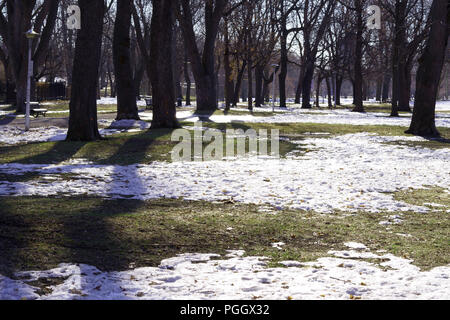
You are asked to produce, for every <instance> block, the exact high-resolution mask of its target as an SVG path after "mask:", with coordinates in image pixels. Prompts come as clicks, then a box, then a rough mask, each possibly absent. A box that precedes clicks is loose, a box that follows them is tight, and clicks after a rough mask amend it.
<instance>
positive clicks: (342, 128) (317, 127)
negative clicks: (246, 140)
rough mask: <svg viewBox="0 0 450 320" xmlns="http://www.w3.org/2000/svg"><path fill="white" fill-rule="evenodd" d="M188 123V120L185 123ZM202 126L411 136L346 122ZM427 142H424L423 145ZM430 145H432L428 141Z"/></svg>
mask: <svg viewBox="0 0 450 320" xmlns="http://www.w3.org/2000/svg"><path fill="white" fill-rule="evenodd" d="M185 124H186V125H189V123H188V122H186V123H185ZM203 126H205V127H210V128H216V129H220V130H226V129H239V128H240V129H244V130H245V129H248V128H252V129H255V130H259V129H267V130H271V129H279V130H280V135H286V136H295V135H299V136H301V135H305V134H308V133H311V132H315V133H330V134H331V135H342V134H350V133H364V132H369V133H375V134H378V135H382V136H411V135H408V134H406V133H405V131H406V130H407V128H406V127H400V126H389V125H364V126H354V125H347V124H328V123H242V122H233V123H214V122H203ZM438 129H439V131H440V133H441V135H442V137H443V138H444V139H445V138H446V139H450V128H442V127H440V128H438ZM434 142H436V143H442V145H443V146H447V147H448V144H447V143H446V142H445V141H441V142H439V141H434ZM427 145H428V144H427V143H426V142H425V144H424V146H427ZM430 145H432V144H431V143H430Z"/></svg>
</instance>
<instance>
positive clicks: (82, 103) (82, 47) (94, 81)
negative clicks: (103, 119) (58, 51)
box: [67, 0, 105, 141]
mask: <svg viewBox="0 0 450 320" xmlns="http://www.w3.org/2000/svg"><path fill="white" fill-rule="evenodd" d="M78 5H79V7H80V10H81V29H80V30H79V31H78V36H77V40H76V46H75V58H74V62H73V72H72V74H73V76H72V77H73V79H72V92H71V97H70V104H69V109H70V115H69V130H68V132H67V140H70V141H93V140H98V139H100V138H101V136H100V133H99V132H98V125H97V86H98V76H99V65H100V54H101V47H102V30H103V15H104V12H105V3H104V1H103V0H78Z"/></svg>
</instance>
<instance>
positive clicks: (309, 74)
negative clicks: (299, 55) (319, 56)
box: [302, 60, 314, 109]
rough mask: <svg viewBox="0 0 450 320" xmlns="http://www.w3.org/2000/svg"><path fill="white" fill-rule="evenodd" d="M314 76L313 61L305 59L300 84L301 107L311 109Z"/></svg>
mask: <svg viewBox="0 0 450 320" xmlns="http://www.w3.org/2000/svg"><path fill="white" fill-rule="evenodd" d="M313 77H314V62H312V61H308V60H307V61H306V66H305V76H304V78H303V85H302V109H311V102H310V101H311V87H312V81H313Z"/></svg>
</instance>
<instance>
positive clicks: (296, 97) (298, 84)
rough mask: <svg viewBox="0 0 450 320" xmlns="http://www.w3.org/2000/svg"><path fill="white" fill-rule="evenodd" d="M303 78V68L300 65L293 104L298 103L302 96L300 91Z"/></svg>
mask: <svg viewBox="0 0 450 320" xmlns="http://www.w3.org/2000/svg"><path fill="white" fill-rule="evenodd" d="M304 77H305V68H304V66H303V64H302V66H301V67H300V73H299V75H298V83H297V89H296V90H295V103H300V98H301V96H302V90H303V78H304Z"/></svg>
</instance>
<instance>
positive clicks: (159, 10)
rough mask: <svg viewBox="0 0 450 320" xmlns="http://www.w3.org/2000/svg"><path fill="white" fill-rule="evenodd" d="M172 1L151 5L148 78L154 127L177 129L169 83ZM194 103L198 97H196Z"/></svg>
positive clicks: (173, 98)
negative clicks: (150, 88) (151, 92)
mask: <svg viewBox="0 0 450 320" xmlns="http://www.w3.org/2000/svg"><path fill="white" fill-rule="evenodd" d="M173 9H174V8H173V2H172V1H171V0H160V1H154V2H153V14H152V22H151V29H150V30H151V31H150V76H151V82H152V91H153V94H152V96H153V120H152V129H154V128H178V127H180V125H179V123H178V121H177V118H176V108H175V88H174V81H173V61H172V59H173V55H172V51H173V50H174V49H175V48H174V47H173V41H172V37H173V28H174V16H173ZM197 101H198V98H197Z"/></svg>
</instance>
